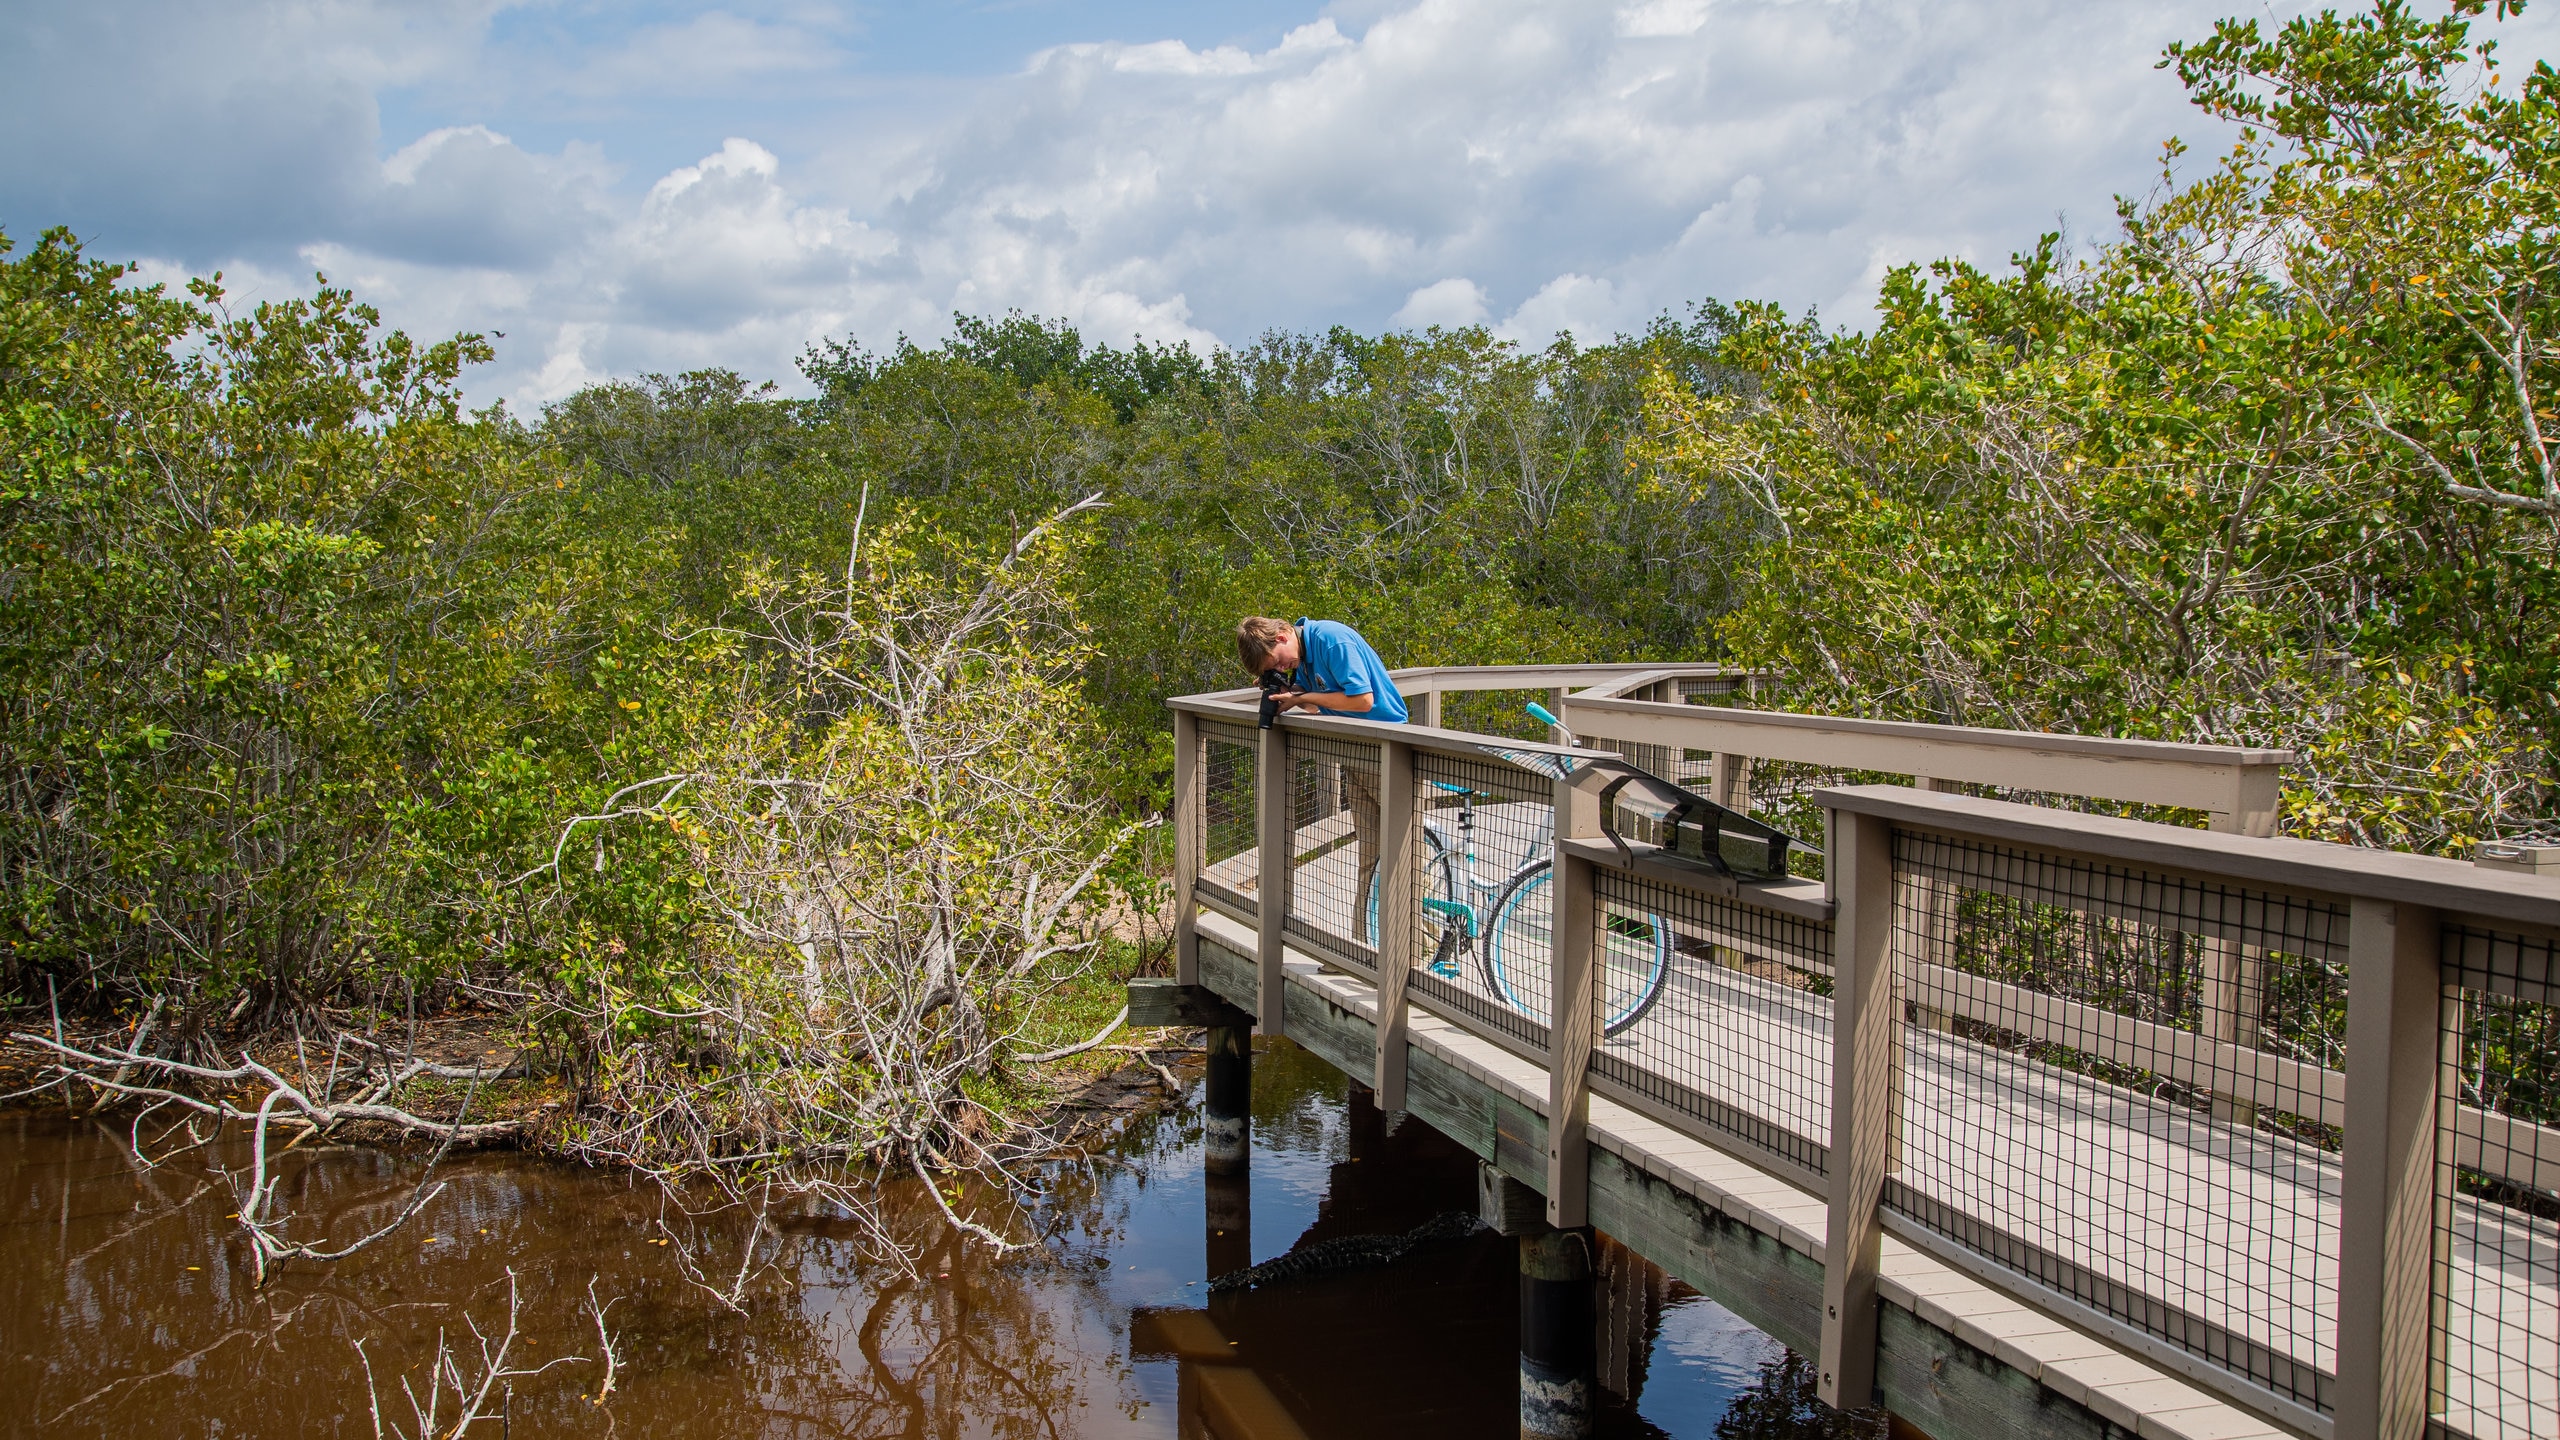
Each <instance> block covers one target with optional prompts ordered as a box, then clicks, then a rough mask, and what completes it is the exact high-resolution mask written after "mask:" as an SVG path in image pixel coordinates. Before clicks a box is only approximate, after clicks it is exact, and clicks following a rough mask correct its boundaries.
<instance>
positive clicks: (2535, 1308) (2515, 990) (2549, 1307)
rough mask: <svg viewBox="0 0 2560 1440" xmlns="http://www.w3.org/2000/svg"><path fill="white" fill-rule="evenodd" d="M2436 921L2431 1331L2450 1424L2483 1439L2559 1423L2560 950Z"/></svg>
mask: <svg viewBox="0 0 2560 1440" xmlns="http://www.w3.org/2000/svg"><path fill="white" fill-rule="evenodd" d="M2556 949H2560V947H2555V945H2554V942H2552V941H2551V940H2549V939H2544V938H2532V937H2525V936H2517V935H2508V934H2501V933H2498V932H2495V931H2490V930H2485V929H2472V928H2466V927H2463V926H2458V925H2448V926H2446V927H2445V930H2444V980H2445V1001H2444V1025H2443V1028H2444V1032H2445V1043H2444V1055H2445V1063H2446V1067H2447V1074H2446V1075H2445V1081H2444V1083H2445V1088H2446V1090H2447V1091H2448V1092H2450V1093H2451V1094H2453V1095H2454V1096H2455V1097H2456V1098H2457V1099H2458V1100H2459V1102H2460V1106H2461V1108H2460V1109H2459V1110H2458V1111H2457V1112H2456V1113H2455V1116H2454V1126H2453V1136H2452V1144H2451V1145H2450V1146H2449V1147H2448V1146H2446V1145H2444V1144H2443V1143H2442V1137H2441V1136H2440V1137H2439V1143H2438V1150H2437V1153H2438V1155H2439V1156H2440V1157H2442V1158H2443V1160H2444V1162H2445V1163H2443V1164H2441V1165H2440V1166H2439V1171H2438V1173H2439V1179H2438V1182H2437V1205H2436V1246H2435V1250H2436V1257H2437V1259H2436V1302H2437V1303H2436V1339H2435V1354H2436V1359H2437V1361H2438V1365H2439V1368H2438V1372H2437V1373H2438V1377H2439V1379H2438V1391H2439V1396H2438V1399H2439V1406H2440V1413H2441V1414H2442V1416H2443V1418H2444V1423H2445V1427H2446V1428H2447V1429H2448V1430H2451V1431H2453V1432H2454V1433H2456V1434H2460V1435H2467V1436H2473V1437H2477V1440H2510V1437H2512V1440H2525V1437H2528V1436H2533V1437H2542V1436H2550V1435H2560V1129H2555V1128H2552V1127H2554V1126H2560V1059H2555V1057H2560V953H2555V950H2556Z"/></svg>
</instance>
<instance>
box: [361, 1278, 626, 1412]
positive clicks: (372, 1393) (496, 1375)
mask: <svg viewBox="0 0 2560 1440" xmlns="http://www.w3.org/2000/svg"><path fill="white" fill-rule="evenodd" d="M588 1298H589V1299H590V1300H592V1299H593V1298H594V1286H593V1285H592V1283H591V1284H590V1285H589V1287H588ZM519 1306H520V1297H519V1296H518V1295H517V1293H516V1272H515V1271H514V1269H513V1268H509V1269H508V1271H507V1328H506V1333H504V1334H502V1335H499V1336H496V1337H494V1338H492V1337H491V1336H489V1335H487V1334H484V1333H483V1332H482V1331H481V1329H480V1322H479V1321H477V1320H474V1319H472V1318H471V1315H470V1312H469V1311H465V1312H463V1317H462V1323H463V1324H464V1325H465V1326H467V1327H469V1329H470V1331H471V1338H472V1339H473V1340H475V1341H477V1342H479V1350H480V1356H479V1363H478V1365H477V1366H475V1367H474V1368H475V1369H476V1370H477V1371H478V1374H477V1375H476V1376H475V1375H466V1374H464V1373H463V1369H462V1361H461V1359H460V1358H459V1357H458V1356H456V1355H455V1354H454V1350H453V1345H452V1342H451V1341H450V1340H449V1339H447V1337H446V1335H445V1332H444V1331H442V1330H438V1331H437V1332H436V1353H435V1358H434V1360H432V1361H431V1362H430V1363H429V1364H428V1367H427V1376H426V1380H425V1392H424V1393H423V1394H422V1393H420V1391H419V1387H418V1386H417V1385H416V1384H414V1383H412V1382H411V1380H410V1379H409V1377H408V1376H406V1375H403V1376H401V1377H400V1390H401V1393H402V1394H404V1395H406V1396H407V1397H408V1400H409V1415H410V1419H411V1423H412V1425H413V1426H414V1427H415V1428H412V1429H405V1430H404V1429H402V1428H401V1427H400V1425H399V1424H398V1423H397V1422H396V1421H395V1422H392V1423H388V1424H386V1423H385V1422H384V1420H383V1418H382V1393H381V1390H380V1389H379V1388H378V1387H377V1386H376V1385H375V1383H374V1378H373V1357H372V1356H370V1355H367V1354H366V1353H365V1350H364V1342H363V1341H362V1340H357V1341H354V1342H352V1343H353V1344H354V1345H355V1349H356V1360H357V1362H358V1363H359V1364H361V1365H362V1366H363V1367H364V1389H365V1402H366V1408H367V1411H368V1413H369V1414H370V1415H371V1417H372V1419H373V1434H374V1440H461V1437H462V1436H463V1435H464V1434H466V1433H467V1432H468V1431H469V1430H470V1429H471V1427H472V1426H473V1425H474V1424H476V1423H478V1422H479V1421H481V1420H482V1419H485V1418H488V1409H489V1398H490V1395H491V1393H492V1392H493V1391H498V1390H499V1389H500V1387H502V1386H503V1387H506V1392H505V1393H508V1394H510V1395H512V1393H513V1388H514V1387H513V1382H515V1381H517V1380H520V1379H523V1378H525V1377H527V1376H532V1375H539V1374H541V1373H542V1372H543V1371H545V1370H548V1369H550V1368H552V1367H553V1366H555V1365H585V1364H589V1363H591V1362H590V1361H589V1360H588V1358H587V1357H586V1356H584V1355H563V1356H561V1357H559V1358H558V1359H556V1360H546V1361H544V1362H543V1363H542V1364H540V1365H536V1366H534V1367H532V1368H531V1369H510V1368H509V1367H508V1365H507V1352H508V1351H510V1350H512V1349H514V1348H515V1343H516V1339H517V1336H518V1334H519V1331H518V1328H517V1314H518V1310H519ZM596 1334H597V1336H598V1337H599V1338H602V1339H605V1340H606V1344H605V1352H606V1353H607V1354H608V1355H610V1354H611V1353H612V1349H613V1347H612V1342H611V1340H610V1338H609V1337H606V1336H605V1331H604V1316H603V1313H602V1312H601V1311H599V1312H598V1313H597V1316H596ZM610 1383H611V1382H610V1380H608V1382H607V1385H608V1388H610ZM447 1392H450V1393H451V1394H452V1397H453V1402H454V1405H455V1407H456V1412H457V1413H455V1415H454V1416H453V1418H452V1419H451V1421H449V1422H448V1421H447V1420H446V1419H445V1418H444V1404H445V1396H446V1394H447ZM598 1399H599V1400H601V1399H602V1397H601V1396H599V1397H598Z"/></svg>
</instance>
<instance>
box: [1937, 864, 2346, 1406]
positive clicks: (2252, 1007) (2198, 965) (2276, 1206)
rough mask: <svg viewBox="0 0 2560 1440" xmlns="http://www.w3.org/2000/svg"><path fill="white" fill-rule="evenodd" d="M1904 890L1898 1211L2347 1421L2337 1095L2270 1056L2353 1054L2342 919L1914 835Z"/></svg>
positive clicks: (2230, 889)
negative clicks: (2307, 1010)
mask: <svg viewBox="0 0 2560 1440" xmlns="http://www.w3.org/2000/svg"><path fill="white" fill-rule="evenodd" d="M1894 868H1895V871H1896V885H1895V906H1894V924H1895V936H1894V944H1895V956H1896V964H1897V982H1898V986H1899V995H1900V999H1901V1001H1902V1004H1903V1007H1904V1014H1905V1017H1906V1019H1907V1021H1908V1023H1906V1024H1905V1026H1904V1027H1903V1032H1902V1043H1901V1044H1900V1045H1899V1046H1898V1047H1897V1052H1896V1053H1897V1058H1898V1062H1899V1064H1900V1066H1901V1070H1900V1076H1899V1080H1900V1093H1901V1105H1900V1109H1899V1112H1898V1116H1897V1121H1898V1128H1899V1138H1898V1142H1897V1144H1896V1146H1895V1153H1894V1156H1893V1164H1892V1168H1891V1170H1890V1172H1889V1178H1888V1183H1887V1187H1886V1204H1887V1205H1888V1207H1889V1208H1892V1209H1895V1210H1898V1211H1901V1212H1902V1213H1903V1214H1905V1215H1906V1216H1908V1217H1909V1218H1911V1219H1912V1220H1914V1221H1917V1222H1918V1223H1919V1224H1920V1225H1921V1226H1923V1227H1924V1228H1926V1229H1928V1230H1932V1231H1935V1232H1937V1233H1938V1234H1939V1235H1941V1236H1942V1237H1944V1238H1946V1239H1948V1240H1951V1241H1953V1242H1955V1243H1957V1244H1959V1245H1962V1246H1965V1247H1967V1248H1969V1249H1972V1250H1973V1251H1975V1252H1977V1253H1979V1254H1981V1255H1983V1256H1984V1257H1986V1258H1988V1259H1989V1260H1991V1261H1992V1262H1993V1263H1994V1264H1996V1265H1998V1266H2001V1267H2004V1268H2007V1269H2009V1270H2011V1271H2014V1272H2016V1273H2018V1274H2021V1275H2023V1276H2025V1277H2027V1278H2029V1279H2031V1280H2033V1281H2035V1282H2036V1283H2038V1284H2040V1285H2043V1286H2046V1287H2048V1288H2050V1289H2053V1290H2056V1291H2059V1292H2060V1293H2062V1294H2063V1295H2065V1296H2066V1297H2068V1298H2070V1299H2072V1300H2075V1301H2078V1302H2079V1303H2081V1304H2083V1305H2086V1306H2089V1307H2090V1308H2092V1309H2095V1310H2097V1311H2099V1312H2101V1313H2103V1314H2106V1315H2109V1316H2111V1317H2113V1318H2114V1319H2116V1320H2117V1321H2119V1322H2121V1323H2123V1324H2126V1325H2128V1326H2130V1327H2132V1328H2134V1329H2137V1330H2140V1331H2142V1332H2144V1333H2147V1334H2148V1335H2150V1336H2152V1337H2153V1338H2154V1339H2155V1340H2157V1341H2159V1342H2162V1343H2165V1344H2167V1345H2169V1346H2172V1347H2176V1348H2178V1349H2180V1350H2183V1351H2185V1352H2187V1353H2188V1354H2190V1355H2193V1356H2196V1357H2199V1358H2201V1359H2203V1360H2206V1361H2208V1362H2209V1363H2211V1364H2213V1365H2216V1366H2219V1367H2222V1368H2224V1369H2226V1370H2228V1371H2230V1372H2232V1373H2234V1374H2236V1375H2238V1376H2239V1377H2241V1378H2243V1379H2245V1380H2247V1381H2249V1382H2251V1383H2252V1384H2254V1385H2256V1386H2258V1387H2261V1388H2263V1389H2265V1390H2268V1391H2271V1392H2273V1393H2274V1394H2276V1395H2278V1396H2281V1397H2283V1398H2284V1399H2286V1400H2290V1401H2293V1402H2295V1403H2297V1404H2300V1405H2302V1406H2306V1407H2309V1408H2313V1409H2318V1410H2326V1409H2328V1408H2329V1405H2330V1397H2331V1392H2332V1391H2333V1389H2334V1378H2333V1377H2334V1376H2335V1373H2336V1321H2337V1299H2338V1265H2337V1246H2338V1213H2337V1203H2338V1178H2339V1167H2338V1157H2337V1155H2336V1153H2335V1149H2334V1147H2335V1141H2336V1134H2337V1132H2336V1130H2335V1128H2334V1126H2335V1123H2336V1121H2337V1120H2338V1119H2339V1118H2342V1117H2341V1116H2340V1114H2339V1107H2340V1105H2341V1104H2342V1103H2343V1098H2344V1091H2343V1083H2342V1077H2339V1076H2338V1075H2337V1074H2336V1072H2334V1071H2326V1070H2321V1069H2318V1068H2315V1067H2313V1066H2311V1065H2306V1064H2301V1063H2294V1062H2289V1061H2288V1060H2287V1058H2286V1057H2285V1056H2282V1055H2279V1054H2276V1053H2273V1052H2272V1051H2271V1050H2270V1049H2269V1047H2268V1046H2267V1045H2266V1044H2265V1037H2266V1035H2267V1033H2268V1032H2269V1031H2271V1030H2272V1031H2276V1032H2279V1033H2286V1032H2287V1030H2288V1027H2291V1028H2292V1029H2293V1030H2298V1031H2301V1032H2304V1033H2325V1030H2326V1028H2327V1027H2329V1026H2330V1025H2332V1024H2333V1023H2334V1024H2335V1026H2336V1028H2337V1031H2338V1033H2340V1034H2343V1033H2344V1010H2345V998H2346V997H2345V964H2346V949H2347V945H2346V941H2347V916H2346V912H2345V910H2344V909H2343V908H2342V907H2340V906H2338V905H2336V904H2334V903H2330V902H2326V901H2318V900H2311V899H2303V898H2297V897H2293V896H2288V895H2282V894H2276V893H2270V892H2265V891H2258V890H2250V889H2245V888H2242V887H2239V886H2233V885H2224V884H2220V883H2217V882H2211V881H2204V880H2195V879H2187V878H2182V877H2178V876H2173V875H2163V874H2154V873H2148V872H2143V871H2138V870H2133V869H2129V868H2126V867H2122V866H2115V865H2109V864H2103V863H2098V862H2093V861H2086V860H2080V859H2074V858H2070V857H2065V856H2057V855H2050V854H2041V853H2037V852H2031V851H2022V850H2016V849H2011V848H2008V847H2004V846H1998V845H1992V844H1987V843H1982V842H1977V841H1970V840H1957V839H1951V838H1946V837H1941V836H1936V835H1930V834H1924V833H1916V832H1909V831H1899V832H1897V833H1896V834H1895V837H1894ZM2279 974H2283V975H2289V976H2293V977H2295V980H2296V982H2298V983H2295V984H2294V985H2293V988H2292V989H2291V990H2287V991H2284V992H2282V993H2284V994H2285V995H2287V996H2288V997H2289V998H2288V1003H2300V1004H2303V1005H2307V1006H2311V1007H2314V1008H2320V1009H2323V1010H2324V1012H2325V1010H2326V1009H2328V1008H2334V1009H2335V1011H2336V1012H2337V1014H2336V1016H2335V1018H2334V1022H2333V1020H2332V1018H2331V1017H2329V1016H2328V1015H2326V1014H2325V1013H2324V1014H2322V1015H2321V1016H2318V1017H2311V1018H2300V1017H2287V1016H2278V1015H2274V1014H2272V1013H2271V1012H2270V1002H2271V1000H2272V999H2273V998H2275V996H2276V995H2277V994H2278V993H2279V992H2278V989H2277V987H2274V986H2273V985H2271V983H2270V979H2269V977H2271V976H2275V975H2279Z"/></svg>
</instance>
